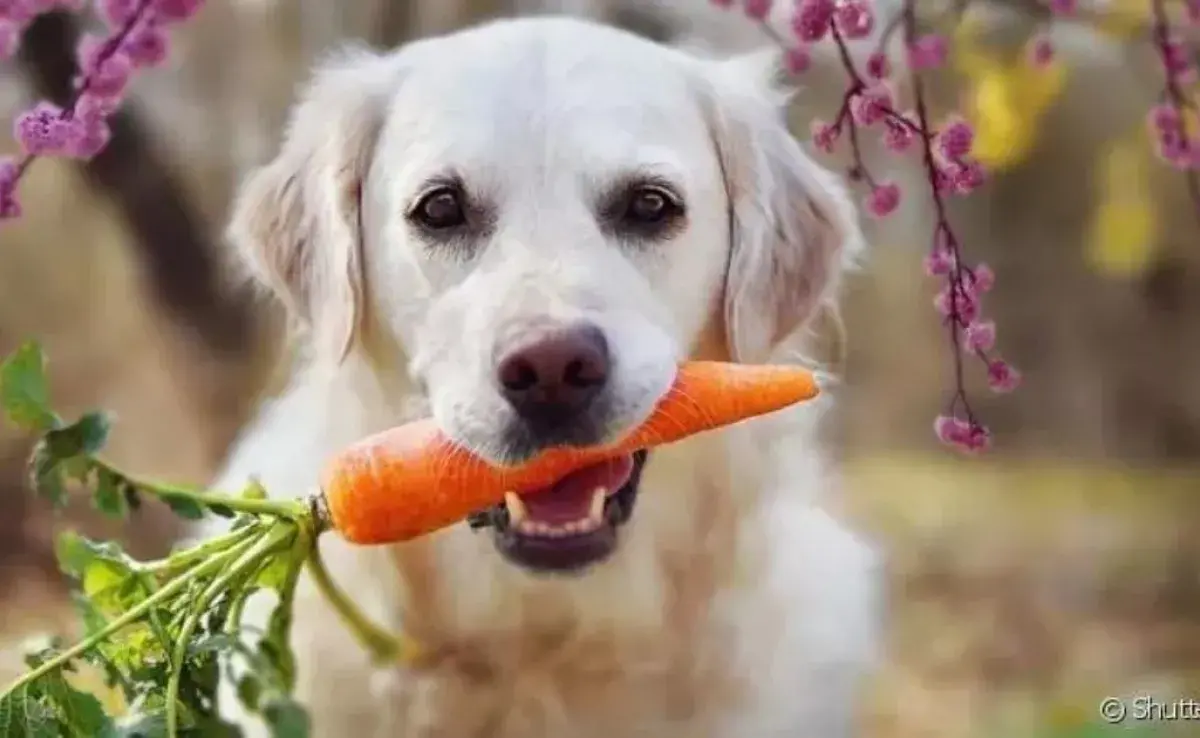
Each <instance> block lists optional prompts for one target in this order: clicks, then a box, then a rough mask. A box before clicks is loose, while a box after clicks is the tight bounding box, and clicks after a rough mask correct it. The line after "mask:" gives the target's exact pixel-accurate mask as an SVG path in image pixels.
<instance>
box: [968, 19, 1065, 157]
mask: <svg viewBox="0 0 1200 738" xmlns="http://www.w3.org/2000/svg"><path fill="white" fill-rule="evenodd" d="M966 28H967V29H968V30H962V29H960V30H959V31H958V33H957V34H956V35H957V44H956V46H955V48H956V52H955V64H956V67H957V68H958V70H959V71H960V72H961V73H962V74H963V75H964V76H965V77H966V78H967V80H968V81H967V84H966V86H965V97H966V100H965V104H964V106H963V107H964V113H965V114H966V116H967V119H968V121H969V122H970V123H971V124H972V126H973V127H974V128H975V143H974V145H973V147H972V154H973V155H974V156H975V157H976V158H977V159H978V160H979V162H980V163H981V164H983V165H984V167H986V168H988V169H990V170H992V171H999V170H1003V169H1007V168H1009V167H1011V166H1013V165H1015V164H1017V163H1019V162H1021V161H1023V160H1024V159H1025V158H1026V157H1027V156H1028V155H1029V154H1030V152H1031V151H1032V150H1033V147H1034V144H1035V143H1037V140H1038V133H1039V128H1040V126H1041V123H1042V120H1043V118H1044V116H1045V113H1046V111H1047V110H1049V108H1050V105H1051V104H1052V103H1053V102H1054V101H1055V100H1056V99H1057V98H1058V96H1059V95H1060V94H1061V92H1062V90H1063V87H1064V85H1065V84H1066V67H1065V66H1064V65H1063V64H1062V63H1061V62H1058V61H1051V62H1050V63H1049V64H1048V65H1045V66H1041V67H1035V66H1033V65H1032V64H1030V63H1029V61H1028V60H1027V59H1026V58H1025V57H1024V56H1018V58H1016V59H1008V60H1006V59H1003V58H1000V57H999V56H997V55H994V54H989V53H988V52H987V51H986V50H984V49H982V48H980V47H979V45H978V44H977V43H973V41H974V38H973V37H974V34H975V31H974V30H973V26H967V27H966Z"/></svg>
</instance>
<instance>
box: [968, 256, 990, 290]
mask: <svg viewBox="0 0 1200 738" xmlns="http://www.w3.org/2000/svg"><path fill="white" fill-rule="evenodd" d="M966 281H967V284H968V285H969V287H970V289H971V291H972V292H974V293H975V294H976V295H986V294H987V293H989V292H991V291H992V287H994V286H996V273H995V272H994V271H992V268H991V267H990V266H988V265H987V264H983V263H980V264H976V265H975V268H974V269H971V270H969V271H968V272H967V279H966Z"/></svg>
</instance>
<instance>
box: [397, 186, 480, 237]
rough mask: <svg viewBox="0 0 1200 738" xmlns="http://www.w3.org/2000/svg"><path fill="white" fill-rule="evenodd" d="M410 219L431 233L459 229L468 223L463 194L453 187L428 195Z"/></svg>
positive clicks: (443, 188)
mask: <svg viewBox="0 0 1200 738" xmlns="http://www.w3.org/2000/svg"><path fill="white" fill-rule="evenodd" d="M410 217H411V218H412V219H413V220H414V221H415V222H416V223H417V224H419V225H420V226H421V227H423V228H426V229H428V230H431V231H444V230H447V229H449V228H458V227H459V226H463V225H466V223H467V216H466V212H465V211H464V209H463V204H462V194H461V193H460V192H459V191H458V190H457V189H455V188H453V187H439V188H438V189H436V190H433V191H432V192H430V193H428V194H426V195H425V196H424V197H422V198H421V200H420V201H419V202H418V203H417V206H416V207H415V208H413V210H412V213H411V216H410Z"/></svg>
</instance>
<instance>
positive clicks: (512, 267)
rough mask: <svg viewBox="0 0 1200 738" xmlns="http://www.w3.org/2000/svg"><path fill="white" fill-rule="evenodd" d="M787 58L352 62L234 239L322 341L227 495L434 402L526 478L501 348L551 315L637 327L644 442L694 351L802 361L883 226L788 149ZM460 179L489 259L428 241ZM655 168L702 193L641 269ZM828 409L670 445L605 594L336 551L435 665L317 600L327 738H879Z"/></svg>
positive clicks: (591, 31) (636, 390)
mask: <svg viewBox="0 0 1200 738" xmlns="http://www.w3.org/2000/svg"><path fill="white" fill-rule="evenodd" d="M773 69H774V55H771V58H770V59H768V58H767V56H765V55H762V54H758V55H753V56H749V57H744V58H739V59H734V60H728V61H716V60H705V59H698V58H695V57H693V56H690V55H688V54H686V53H684V52H681V51H678V50H674V49H670V48H666V47H663V46H658V45H655V44H653V43H651V42H649V41H645V40H642V39H640V38H637V37H635V36H632V35H629V34H625V33H623V32H620V31H617V30H614V29H610V28H606V27H603V26H600V25H594V24H591V23H588V22H583V21H576V20H568V19H559V18H543V19H523V20H514V21H501V22H495V23H491V24H488V25H484V26H481V27H478V28H474V29H469V30H466V31H462V32H458V33H455V34H452V35H449V36H445V37H440V38H433V39H427V40H422V41H418V42H415V43H412V44H410V45H408V46H405V47H404V48H402V49H400V50H398V51H396V52H394V53H388V54H382V55H380V54H375V53H373V52H370V51H366V50H352V51H348V52H343V53H341V54H339V55H337V56H335V57H332V58H331V59H329V60H328V61H326V62H325V63H324V64H322V65H321V66H320V67H319V68H318V70H317V71H316V74H315V76H314V78H313V80H312V82H311V83H310V84H309V86H308V87H307V90H306V92H305V94H304V96H303V99H302V100H301V101H300V102H299V104H298V105H297V107H296V108H295V111H294V114H293V117H292V122H291V126H290V127H289V129H288V130H287V132H286V137H285V141H284V143H283V146H282V150H281V151H280V153H279V155H278V156H277V157H276V158H275V160H274V161H272V162H270V163H269V164H267V165H266V166H264V167H262V168H261V169H259V170H258V171H257V172H255V173H253V174H252V175H251V176H250V178H249V179H248V181H247V182H246V183H245V185H244V186H243V188H242V190H241V193H240V196H239V198H238V200H237V203H236V207H235V211H234V216H233V224H232V229H231V234H232V237H233V241H234V242H235V244H236V245H237V246H238V250H239V252H240V254H241V255H242V256H244V257H245V260H246V262H247V264H248V265H249V267H250V268H251V270H252V272H253V273H254V275H255V276H257V277H258V278H259V279H260V280H261V281H262V282H263V283H264V284H265V285H267V286H268V287H270V288H271V290H272V291H273V292H274V293H275V294H276V295H277V296H278V297H279V298H280V299H281V300H282V301H283V302H284V303H285V304H286V306H287V308H288V309H289V311H290V313H291V314H292V316H293V317H294V318H296V320H297V322H298V323H299V324H300V325H302V326H303V327H305V328H306V329H307V335H308V341H307V347H308V350H307V353H306V355H305V360H304V363H303V368H302V369H300V370H298V371H297V372H296V373H295V376H294V378H293V380H292V384H291V385H290V387H289V388H288V389H287V390H286V392H284V394H283V395H282V397H280V398H279V399H277V400H276V401H274V402H273V403H271V404H270V405H269V406H268V407H266V408H265V409H264V410H263V411H262V413H261V415H260V417H259V418H258V419H257V420H256V421H255V422H254V423H253V424H252V426H251V427H250V428H249V429H248V430H247V431H246V433H245V436H244V438H243V439H242V440H241V441H240V442H239V444H238V445H237V447H236V449H235V451H234V453H233V455H232V457H231V459H230V460H229V462H228V465H227V468H226V469H225V470H224V472H223V473H222V474H221V475H220V479H219V480H218V482H217V484H218V486H221V487H223V488H236V487H237V486H238V485H240V484H241V483H243V482H245V481H246V480H247V478H249V477H251V476H254V477H257V478H258V479H259V480H261V481H262V482H263V484H264V485H265V486H266V487H267V489H269V490H271V491H273V492H274V493H277V494H287V493H295V494H302V493H306V492H309V491H311V490H312V489H313V488H314V486H315V485H316V483H317V475H318V470H319V466H320V464H321V462H322V461H323V460H324V459H325V458H327V456H328V455H329V454H331V453H332V452H334V451H335V450H336V449H338V448H339V447H340V446H342V445H343V444H346V443H348V442H351V441H353V440H355V439H357V438H359V437H361V436H363V435H365V434H368V433H370V432H373V431H376V430H380V429H382V428H385V427H387V426H390V425H394V424H397V423H399V422H401V421H404V420H406V419H409V418H412V417H414V416H417V415H420V414H422V413H427V412H432V413H433V415H434V416H435V417H436V418H437V419H438V420H439V421H440V422H441V423H442V424H443V425H444V426H445V427H446V428H447V429H449V430H450V432H452V433H453V434H455V435H456V436H457V437H458V438H459V440H461V441H463V442H464V443H466V444H467V445H469V446H471V447H473V448H474V449H475V450H476V451H477V452H479V453H481V454H484V455H488V456H492V457H498V456H500V455H502V452H501V451H500V449H499V447H498V445H497V443H496V433H497V431H498V428H499V425H498V424H499V423H500V422H501V421H502V420H503V419H504V418H505V417H506V415H505V413H506V412H507V410H506V409H505V407H504V405H503V403H501V402H500V401H499V399H498V397H497V396H496V394H495V391H494V390H493V389H490V388H491V386H492V384H491V383H490V382H489V381H488V375H487V373H488V372H489V371H491V364H490V363H489V362H490V357H491V356H492V349H493V347H494V346H495V345H496V344H497V343H498V342H499V343H501V344H503V342H504V341H505V340H506V339H505V336H506V335H508V334H509V333H511V332H513V331H515V330H517V328H516V327H515V326H521V325H528V324H529V323H530V322H531V321H533V322H537V321H539V320H545V319H572V318H587V319H590V320H592V321H593V322H595V323H597V324H598V325H600V326H601V327H602V328H603V329H604V330H605V332H606V333H607V335H608V339H609V342H610V346H611V349H612V351H613V355H614V367H615V369H614V372H615V373H614V376H613V383H614V386H615V389H616V391H615V393H614V396H615V398H616V400H617V403H618V406H619V413H618V414H619V417H618V418H617V419H616V426H620V425H627V424H631V423H634V422H636V421H638V420H639V419H640V418H641V417H643V416H644V415H645V414H646V413H647V412H648V408H649V407H650V406H651V405H652V404H653V402H654V400H655V399H656V397H657V395H658V393H659V392H661V391H662V390H663V389H664V387H665V386H666V385H667V383H668V381H669V379H670V377H671V367H672V366H673V365H674V363H675V362H676V361H677V360H678V359H680V358H682V357H686V356H703V357H708V358H723V359H735V360H739V361H747V362H756V361H764V360H767V359H773V360H779V359H780V357H783V356H786V355H787V352H788V346H789V345H794V344H793V343H792V341H791V340H790V339H789V337H793V338H794V337H796V336H801V337H802V336H803V333H804V329H805V328H806V326H807V325H808V324H809V323H810V320H811V319H812V318H813V316H814V315H815V314H816V313H817V312H818V311H819V310H821V309H822V306H825V305H828V304H830V303H831V301H832V300H833V298H834V296H835V291H836V289H837V282H838V275H839V273H840V272H841V270H842V268H843V266H844V265H846V264H847V263H848V262H849V261H850V259H852V257H853V256H855V254H856V253H857V251H858V249H859V235H858V229H857V224H856V220H855V215H854V211H853V208H852V207H851V205H850V204H849V202H848V200H847V198H846V195H845V194H844V192H843V190H842V189H841V187H840V185H839V183H838V182H837V181H836V180H835V178H834V177H832V176H831V175H829V174H828V173H827V172H825V171H824V170H822V169H820V168H819V167H818V166H817V165H816V164H815V163H814V162H813V161H812V160H810V159H809V158H808V157H807V156H806V155H805V153H804V152H803V151H802V149H801V147H800V146H799V145H798V144H797V143H796V142H795V141H794V140H793V139H792V138H791V137H790V136H789V134H788V132H787V130H786V128H785V127H784V125H783V122H782V116H781V106H782V105H783V103H784V100H785V96H784V95H783V94H781V93H780V92H779V91H778V90H777V89H775V87H774V86H773V80H772V77H773ZM447 168H451V169H453V170H454V171H456V172H458V173H460V174H461V176H462V177H463V179H464V180H465V182H466V183H467V186H468V188H471V189H472V192H474V193H478V195H479V196H480V197H481V198H484V199H487V200H488V201H490V202H491V203H493V204H494V206H495V209H496V213H497V215H496V219H495V223H494V227H493V229H492V232H491V233H490V234H489V236H488V238H487V240H486V243H483V244H479V245H478V246H477V247H476V249H475V250H474V251H473V252H472V253H471V254H469V255H463V254H457V255H450V254H447V253H445V252H444V250H439V249H438V248H436V247H432V248H431V247H429V246H428V245H427V244H424V243H421V242H420V241H419V240H418V239H417V238H416V237H415V236H414V235H413V232H412V229H411V227H410V226H409V224H408V223H407V221H406V218H405V214H406V211H407V210H408V208H409V207H410V206H411V203H412V202H413V200H414V199H415V198H416V197H417V196H418V195H419V191H420V188H421V187H422V184H423V182H424V181H425V179H426V178H427V177H429V176H431V175H435V174H438V173H442V172H444V171H445V170H446V169H447ZM629 170H639V171H652V172H654V173H656V174H659V175H661V176H664V177H666V178H668V179H670V180H671V181H673V182H674V183H676V185H677V186H678V187H679V188H680V189H681V190H682V192H683V193H684V195H685V197H686V199H687V212H688V222H687V225H686V227H685V228H684V229H683V230H682V231H681V232H680V233H678V234H677V235H676V236H675V237H674V238H672V239H671V240H669V241H668V242H665V243H661V244H653V245H650V246H646V247H636V248H635V247H631V246H630V245H629V244H622V243H617V242H615V241H614V240H613V239H612V238H611V237H610V236H609V235H607V232H606V231H605V230H604V229H602V228H601V227H600V226H599V225H597V221H596V218H595V217H594V214H593V212H592V210H593V204H594V199H595V197H596V194H597V193H598V192H599V191H601V190H602V189H603V188H604V186H605V185H606V184H608V183H609V182H610V181H611V180H612V179H613V178H615V177H617V176H619V175H621V174H622V173H625V172H627V171H629ZM818 414H819V406H818V405H817V404H812V405H806V406H804V407H802V408H798V409H796V410H794V411H789V412H784V413H779V414H776V415H774V416H771V417H768V418H764V419H760V420H756V421H754V422H751V423H746V424H743V425H741V426H739V427H737V428H735V429H730V430H726V431H722V432H717V433H711V434H706V435H704V436H701V437H698V438H696V439H693V440H689V441H686V442H682V443H679V444H676V445H673V446H671V447H667V448H663V449H659V450H657V451H656V452H655V453H653V454H652V455H651V457H650V461H649V463H648V465H647V468H646V473H645V476H644V479H643V482H642V485H641V494H640V496H639V499H638V503H637V506H636V508H635V511H634V514H633V518H632V520H631V521H630V523H629V524H628V525H626V526H625V527H624V528H622V530H621V536H622V542H621V545H620V546H619V548H618V550H617V551H616V553H615V554H614V555H613V557H612V558H611V559H609V560H608V561H606V562H604V563H603V564H601V565H599V566H598V567H596V568H595V569H594V570H592V571H590V572H589V573H586V574H585V575H583V576H580V577H575V578H557V577H551V578H546V577H544V576H541V577H539V576H534V575H532V574H530V573H529V572H527V571H525V570H524V569H522V568H520V567H517V566H515V565H513V564H511V563H508V562H506V561H505V560H503V559H502V558H501V557H500V555H499V554H498V553H497V552H496V550H495V549H494V547H493V545H492V544H491V543H490V540H489V535H488V534H486V533H477V532H472V531H471V530H469V529H468V528H467V526H466V525H459V526H456V527H454V528H452V529H448V530H445V531H442V532H440V533H438V534H435V535H433V536H430V537H428V538H426V539H423V540H420V541H416V542H412V543H408V544H404V545H401V546H397V547H380V548H355V547H352V546H349V545H346V544H344V543H342V542H340V541H336V540H326V541H324V542H323V550H324V552H325V555H326V556H327V557H328V560H329V563H330V566H331V568H332V569H333V572H334V575H335V576H336V578H337V579H338V581H339V582H340V583H341V585H342V586H343V587H344V588H345V589H346V590H347V591H348V592H349V593H350V594H351V595H352V596H353V597H354V598H355V599H356V600H357V601H358V602H359V603H360V604H361V605H362V606H363V608H364V609H365V610H366V611H367V612H368V613H369V614H370V615H371V616H373V617H374V618H377V619H378V621H379V622H380V623H383V624H386V625H387V626H389V627H393V628H396V629H403V630H404V631H405V632H406V633H408V634H409V635H411V636H413V637H414V638H416V640H417V641H418V642H420V643H421V644H422V645H423V646H424V648H425V653H426V656H425V658H424V659H423V660H422V662H421V663H419V664H417V665H415V666H412V667H405V668H397V669H388V670H385V671H383V672H382V673H380V672H379V670H377V669H375V668H373V667H371V666H370V665H369V664H368V663H367V661H366V656H365V654H364V652H363V650H362V649H361V648H359V647H358V646H357V645H356V644H355V643H354V642H353V641H352V640H351V639H350V637H349V636H348V635H347V633H346V631H345V629H344V628H343V627H342V626H341V624H340V622H339V621H338V620H337V618H336V617H335V616H334V614H333V613H332V612H331V610H330V609H329V608H328V607H327V606H326V605H325V604H324V602H323V601H322V600H321V599H320V597H319V596H318V595H317V594H316V593H315V591H314V590H313V588H312V587H311V586H310V584H309V583H308V582H302V585H301V589H300V594H299V598H298V607H297V611H296V621H295V637H294V644H295V647H296V650H297V655H298V658H299V675H300V683H299V687H298V691H299V696H300V698H301V699H302V700H303V701H304V702H305V703H306V704H307V706H308V707H309V708H310V709H311V711H312V715H313V718H314V728H315V730H316V733H315V734H316V735H317V736H329V737H335V736H336V737H339V738H340V737H341V736H354V737H355V738H369V737H373V736H404V737H405V738H418V737H420V738H471V737H479V738H484V737H487V738H588V737H590V736H597V737H599V736H620V737H621V738H631V737H633V736H655V737H656V738H671V737H673V736H679V737H683V736H687V738H702V737H704V736H711V737H712V738H746V737H748V736H754V737H755V738H767V737H768V736H787V737H788V738H793V737H796V736H811V737H812V738H844V737H846V736H850V735H852V734H853V733H854V729H853V727H852V726H853V725H854V719H853V715H854V712H855V705H856V702H857V699H856V696H857V694H858V692H859V690H860V688H861V681H862V677H863V675H864V672H865V670H866V668H867V667H868V665H869V664H870V662H871V660H872V658H873V654H874V649H875V646H876V641H877V636H878V629H879V624H878V622H877V617H878V614H879V613H878V610H879V607H880V601H879V600H880V591H879V589H880V572H879V568H878V563H877V558H876V555H875V553H874V552H873V550H872V549H871V548H870V547H869V546H868V545H866V544H865V543H864V542H862V541H861V540H859V539H858V538H857V537H856V536H854V535H853V534H851V533H850V532H848V531H847V530H846V529H845V528H843V527H842V525H841V524H840V523H838V522H836V521H835V520H834V519H833V518H832V517H831V516H829V515H828V514H826V513H825V512H823V511H822V510H821V509H820V506H819V503H820V501H821V499H822V496H823V494H824V492H825V491H826V490H827V489H829V488H831V487H832V486H833V485H834V484H835V480H833V479H832V478H831V477H830V476H829V475H828V474H827V473H826V471H825V468H824V464H823V462H822V458H821V454H820V453H819V449H818V444H817V439H816V434H815V423H816V419H817V415H818ZM616 426H614V428H613V430H614V431H615V430H617V429H618V428H617V427H616ZM259 614H261V613H259ZM225 701H226V703H227V704H228V703H230V702H232V700H229V699H226V700H225Z"/></svg>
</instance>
